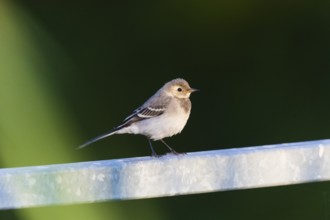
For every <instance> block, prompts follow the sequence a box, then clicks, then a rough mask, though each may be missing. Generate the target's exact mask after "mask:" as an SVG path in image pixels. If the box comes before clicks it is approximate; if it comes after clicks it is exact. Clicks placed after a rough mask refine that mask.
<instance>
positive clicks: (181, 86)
mask: <svg viewBox="0 0 330 220" xmlns="http://www.w3.org/2000/svg"><path fill="white" fill-rule="evenodd" d="M164 87H165V91H166V92H167V94H169V95H170V96H173V97H176V98H179V99H186V98H189V96H190V94H191V93H193V92H196V91H198V89H193V88H191V87H190V86H189V84H188V82H187V81H186V80H184V79H174V80H172V81H170V82H168V83H166V84H165V85H164Z"/></svg>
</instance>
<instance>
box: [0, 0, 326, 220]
mask: <svg viewBox="0 0 330 220" xmlns="http://www.w3.org/2000/svg"><path fill="white" fill-rule="evenodd" d="M1 4H2V5H3V6H6V8H7V9H8V11H9V10H10V11H11V15H12V16H11V17H10V16H9V17H7V18H6V19H8V20H9V19H13V22H14V23H15V22H16V23H15V24H19V25H20V27H21V28H22V30H23V31H22V33H26V36H28V38H29V39H30V40H29V43H28V45H29V47H31V48H32V50H33V51H35V53H37V54H38V59H36V60H33V61H32V62H33V63H36V64H35V65H37V66H38V65H39V66H42V68H41V70H40V71H39V72H37V71H35V73H36V74H37V77H38V79H39V81H38V82H39V84H41V85H42V88H43V89H44V90H40V91H48V92H47V94H48V93H50V94H51V96H47V97H51V98H47V97H46V99H47V100H49V102H50V103H51V107H49V108H51V109H54V108H56V110H54V111H55V113H54V114H55V115H58V117H57V118H61V119H58V120H56V119H54V120H55V121H56V122H57V123H59V127H61V126H62V127H65V128H66V129H68V130H69V131H70V132H69V131H68V132H67V131H66V130H65V132H63V133H65V134H64V136H65V137H66V138H68V140H69V141H66V142H65V144H63V145H61V146H59V145H60V144H57V145H56V146H51V145H47V144H42V145H44V146H39V145H40V144H37V143H38V141H36V140H39V136H38V135H36V136H35V137H33V138H32V139H31V141H30V142H27V141H26V140H22V139H23V138H22V137H21V136H20V132H17V134H15V135H16V136H17V139H19V140H22V141H21V142H17V143H16V142H15V135H12V139H10V140H9V141H8V142H6V143H11V141H12V142H15V143H16V145H14V144H13V145H8V144H6V145H2V146H1V148H0V152H1V153H2V154H3V155H4V153H3V152H6V154H5V155H6V156H3V157H6V158H7V160H6V161H9V162H5V160H4V159H3V160H1V157H0V164H1V165H2V166H3V167H12V166H29V165H39V164H52V163H68V162H78V161H82V160H84V161H87V160H102V159H113V158H126V157H135V156H143V155H149V154H150V150H149V147H148V145H147V142H146V140H145V138H143V137H140V136H130V135H122V136H113V137H111V138H109V139H106V140H103V141H101V142H98V143H96V144H94V146H93V147H90V148H86V149H83V150H80V151H75V150H74V148H75V147H76V146H78V145H80V144H81V143H82V142H84V141H86V140H87V139H89V138H91V137H94V136H96V135H99V134H101V133H103V132H105V131H107V130H110V129H111V128H112V127H114V126H115V125H118V123H120V122H121V121H122V120H123V119H124V118H125V117H126V116H127V115H128V114H129V113H131V111H132V110H134V109H135V108H136V107H138V106H139V105H140V104H142V103H143V102H144V101H145V100H146V99H147V98H148V97H149V96H150V95H152V94H153V93H154V92H155V91H156V90H157V89H158V88H159V87H160V86H162V85H163V84H164V83H165V82H167V81H169V80H171V79H173V78H177V77H183V78H185V79H186V80H187V81H189V82H190V84H191V86H192V87H194V88H198V89H200V90H201V91H200V92H199V93H196V94H193V95H192V98H191V100H192V103H193V109H192V114H191V117H190V120H189V122H188V124H187V126H186V128H185V129H184V131H183V133H182V134H181V135H178V136H175V137H173V138H171V139H168V143H169V144H170V145H171V146H173V147H174V148H175V149H176V150H177V151H184V152H192V151H204V150H213V149H222V148H233V147H244V146H255V145H264V144H275V143H284V142H296V141H305V140H315V139H325V138H329V136H330V135H329V132H330V123H329V122H330V113H329V109H330V88H329V85H330V1H321V0H316V1H311V0H310V1H258V0H252V1H242V0H235V1H174V0H170V1H101V0H96V1H79V2H78V1H77V2H76V1H62V2H60V1H58V2H55V1H50V2H48V1H32V0H25V1H11V3H9V1H3V3H1ZM3 18H4V17H3ZM0 19H1V17H0ZM0 24H1V23H0ZM8 27H9V28H10V26H8ZM0 28H1V26H0ZM3 30H4V29H3ZM0 31H1V30H0ZM0 34H1V33H0ZM22 36H23V38H24V37H25V35H22ZM3 44H5V43H3ZM16 47H18V48H19V46H17V45H16ZM0 49H1V48H0ZM3 51H4V50H3ZM3 54H5V55H6V53H5V52H3ZM18 54H19V53H18ZM17 59H18V58H17ZM20 59H22V58H20ZM11 62H13V63H16V60H15V57H14V58H13V59H11ZM27 62H30V61H27ZM40 63H41V64H40ZM1 71H2V73H1V72H0V74H5V71H4V70H1ZM22 72H24V71H22ZM15 73H16V74H18V76H19V74H21V72H20V71H17V72H15ZM39 84H38V85H39ZM23 85H24V83H23ZM15 91H18V93H19V94H20V97H23V98H22V99H24V100H25V101H26V102H27V104H26V105H25V106H28V105H29V104H31V105H34V104H33V102H32V103H29V101H28V100H29V97H28V96H24V94H25V92H28V91H29V88H28V87H27V88H26V90H24V86H23V87H22V86H18V87H17V90H15ZM49 91H51V92H49ZM1 97H2V98H4V97H9V99H14V97H11V94H10V93H8V94H2V96H1ZM1 97H0V98H1ZM0 101H1V99H0ZM41 102H42V101H41ZM54 103H55V104H54ZM58 103H60V104H58ZM49 105H50V104H49ZM53 106H55V107H53ZM23 110H24V108H23ZM8 111H10V109H9V110H8ZM45 112H47V110H46V111H45ZM0 113H1V112H0ZM62 115H65V118H62V117H61V116H62ZM9 117H15V116H14V115H12V116H9ZM22 117H23V116H22ZM46 118H48V117H47V116H46ZM62 120H63V121H62ZM0 124H1V121H0ZM16 124H17V127H20V126H19V122H17V123H16ZM44 124H46V122H43V121H42V120H41V121H38V122H33V123H31V125H29V126H31V129H34V127H36V128H38V129H39V131H42V130H43V126H44ZM2 125H3V126H1V127H0V134H1V131H2V130H1V129H3V130H4V131H7V130H6V128H7V126H8V125H7V126H6V124H5V123H3V124H2ZM24 125H26V123H24ZM67 125H68V126H67ZM33 126H34V127H33ZM68 127H69V128H68ZM38 129H36V130H35V131H36V133H37V134H38V132H37V131H38ZM57 130H59V131H61V129H57ZM14 131H15V129H13V130H11V131H10V132H11V134H14ZM3 134H9V133H8V132H7V133H6V132H4V133H3ZM59 136H60V137H61V135H59ZM0 137H1V136H0ZM2 137H4V138H6V137H7V136H6V135H3V136H2ZM40 137H43V138H44V139H45V141H44V142H42V143H47V140H49V139H50V138H52V137H54V135H52V132H49V133H46V132H45V134H44V133H41V134H40ZM34 141H36V142H34ZM49 142H52V141H49ZM0 143H1V142H0ZM52 143H54V142H52ZM23 145H24V146H23ZM54 145H55V144H54ZM155 146H156V150H157V151H158V152H165V150H166V149H165V148H164V146H162V145H161V144H160V143H155ZM38 147H40V148H42V149H39V150H38ZM63 148H65V150H63ZM59 149H62V150H63V152H68V153H63V154H57V151H58V150H59ZM32 152H33V153H32ZM69 154H70V155H73V156H64V155H69ZM17 155H21V157H20V158H19V159H17V158H18V156H17ZM62 155H63V156H62ZM27 157H28V158H29V160H27V159H26V160H24V159H22V158H27ZM8 158H9V159H8ZM15 159H17V160H15ZM329 169H330V168H329ZM329 192H330V191H329V183H327V182H325V183H314V184H304V185H297V186H285V187H274V188H264V189H253V190H240V191H231V192H218V193H210V194H201V195H189V196H177V197H171V198H157V199H147V200H135V201H117V202H104V203H98V204H83V205H72V206H59V207H45V208H33V209H24V210H19V211H2V212H0V219H6V220H7V219H8V220H21V219H33V220H39V219H53V218H54V219H72V218H76V219H93V220H95V219H171V220H173V219H254V220H255V219H274V220H277V219H290V220H292V219H299V220H304V219H330V195H329ZM86 210H92V211H90V212H89V211H86ZM84 212H87V213H89V214H86V215H85V214H82V213H84ZM99 213H102V214H100V216H98V215H97V214H99Z"/></svg>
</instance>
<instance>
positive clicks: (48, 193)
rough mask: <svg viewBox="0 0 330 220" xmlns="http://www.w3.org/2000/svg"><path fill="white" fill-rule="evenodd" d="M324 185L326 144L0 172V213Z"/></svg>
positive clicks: (329, 154)
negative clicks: (235, 191) (312, 184)
mask: <svg viewBox="0 0 330 220" xmlns="http://www.w3.org/2000/svg"><path fill="white" fill-rule="evenodd" d="M326 180H330V140H319V141H307V142H299V143H290V144H277V145H268V146H258V147H247V148H237V149H225V150H215V151H204V152H195V153H188V154H186V155H166V156H163V157H161V158H152V157H140V158H127V159H115V160H105V161H92V162H81V163H71V164H58V165H47V166H35V167H22V168H6V169H0V209H11V208H22V207H33V206H44V205H54V204H70V203H71V204H72V203H85V202H97V201H105V200H124V199H140V198H150V197H163V196H174V195H183V194H194V193H206V192H214V191H225V190H236V189H247V188H258V187H266V186H280V185H288V184H298V183H307V182H316V181H326Z"/></svg>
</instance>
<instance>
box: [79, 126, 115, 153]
mask: <svg viewBox="0 0 330 220" xmlns="http://www.w3.org/2000/svg"><path fill="white" fill-rule="evenodd" d="M118 130H120V128H119V127H116V128H114V129H112V130H111V131H109V132H107V133H105V134H102V135H100V136H98V137H95V138H93V139H91V140H89V141H87V142H85V143H83V144H82V145H80V146H79V147H77V148H76V149H77V150H79V149H81V148H84V147H87V146H88V145H90V144H92V143H94V142H97V141H99V140H101V139H104V138H106V137H109V136H111V135H113V134H115V133H116V131H118Z"/></svg>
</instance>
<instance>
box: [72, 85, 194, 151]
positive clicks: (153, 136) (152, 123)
mask: <svg viewBox="0 0 330 220" xmlns="http://www.w3.org/2000/svg"><path fill="white" fill-rule="evenodd" d="M195 91H198V90H197V89H193V88H191V87H190V86H189V84H188V82H187V81H186V80H184V79H174V80H172V81H169V82H167V83H165V85H164V86H163V87H161V88H160V89H159V90H158V91H157V92H156V93H155V94H154V95H153V96H151V97H150V98H149V99H148V100H147V101H146V102H145V103H144V104H143V105H141V106H140V107H139V108H137V109H136V110H134V111H133V113H132V114H131V115H129V116H128V117H127V118H125V120H124V121H123V122H122V124H121V125H119V126H117V127H115V128H113V129H112V130H111V131H109V132H107V133H105V134H103V135H100V136H98V137H96V138H93V139H91V140H89V141H87V142H86V143H84V144H82V145H81V146H79V147H78V149H81V148H83V147H86V146H88V145H90V144H92V143H94V142H96V141H99V140H101V139H103V138H106V137H109V136H111V135H113V134H140V135H144V136H146V137H147V139H148V142H149V146H150V148H151V152H152V156H154V157H158V156H159V155H158V154H157V153H156V151H155V150H154V148H153V146H152V143H151V140H153V141H158V140H159V141H161V142H162V143H163V144H164V145H165V146H166V147H167V148H168V149H169V150H170V151H171V152H172V153H174V154H179V153H178V152H176V151H175V150H173V149H172V148H171V147H170V146H169V145H168V144H167V143H166V142H165V141H164V140H163V138H166V137H171V136H173V135H176V134H178V133H180V132H181V131H182V129H183V128H184V126H185V125H186V123H187V121H188V118H189V115H190V110H191V102H190V99H189V97H190V94H191V93H193V92H195Z"/></svg>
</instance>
